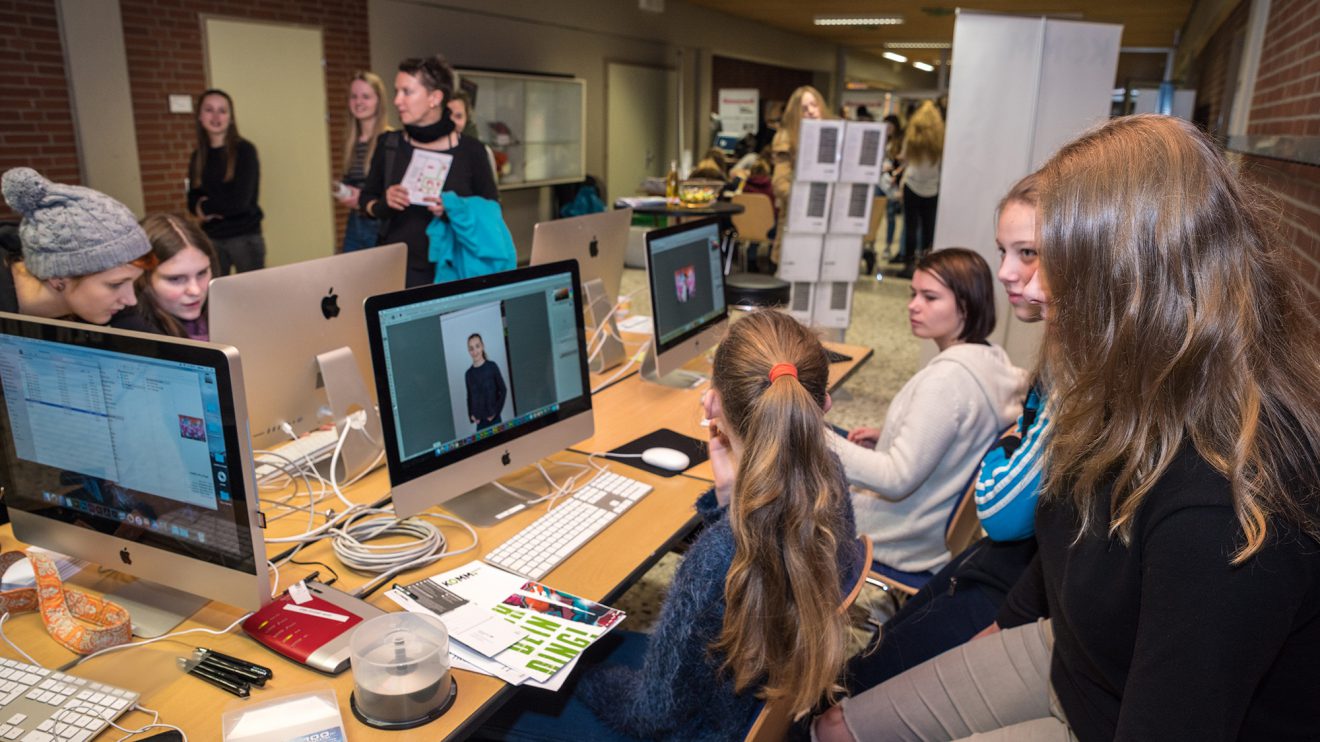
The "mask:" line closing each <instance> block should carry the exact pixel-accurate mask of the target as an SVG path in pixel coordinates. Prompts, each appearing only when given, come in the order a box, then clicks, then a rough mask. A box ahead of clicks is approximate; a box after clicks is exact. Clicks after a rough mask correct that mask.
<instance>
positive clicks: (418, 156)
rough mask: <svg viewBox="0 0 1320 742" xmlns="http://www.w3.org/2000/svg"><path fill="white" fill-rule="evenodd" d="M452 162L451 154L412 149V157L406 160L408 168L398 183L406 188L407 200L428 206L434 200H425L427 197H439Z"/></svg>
mask: <svg viewBox="0 0 1320 742" xmlns="http://www.w3.org/2000/svg"><path fill="white" fill-rule="evenodd" d="M453 164H454V156H453V155H447V154H445V153H443V152H431V151H428V150H424V149H414V150H413V153H412V159H411V160H409V161H408V170H407V172H405V173H404V174H403V180H402V181H401V182H400V185H402V186H404V187H405V188H407V189H408V202H409V203H412V204H417V205H418V206H429V205H431V204H432V203H434V202H432V201H427V198H434V199H438V198H440V191H443V190H444V189H445V179H446V178H448V177H449V168H450V167H451V166H452V165H453Z"/></svg>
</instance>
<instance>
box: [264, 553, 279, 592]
mask: <svg viewBox="0 0 1320 742" xmlns="http://www.w3.org/2000/svg"><path fill="white" fill-rule="evenodd" d="M266 566H268V567H270V569H271V571H272V572H274V573H275V579H273V580H271V581H270V597H272V598H273V597H275V596H276V595H279V594H280V568H279V567H277V566H276V565H275V562H272V561H270V560H269V559H267V560H266Z"/></svg>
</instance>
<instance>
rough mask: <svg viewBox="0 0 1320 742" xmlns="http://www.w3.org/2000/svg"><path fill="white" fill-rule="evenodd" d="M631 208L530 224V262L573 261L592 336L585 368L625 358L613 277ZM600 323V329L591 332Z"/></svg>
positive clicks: (624, 247)
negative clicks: (605, 326) (605, 325)
mask: <svg viewBox="0 0 1320 742" xmlns="http://www.w3.org/2000/svg"><path fill="white" fill-rule="evenodd" d="M631 225H632V209H615V210H613V211H605V212H601V213H599V214H587V215H586V216H575V217H571V218H568V219H555V220H554V221H549V222H537V224H536V226H535V227H534V228H533V229H532V261H531V264H532V265H542V264H544V263H553V262H555V261H558V260H576V261H577V262H578V270H579V271H580V273H581V277H582V306H583V307H584V308H585V310H586V322H587V331H588V333H589V334H590V336H591V337H592V338H593V339H594V342H593V343H592V345H591V347H590V348H588V350H590V351H591V352H590V353H588V365H589V366H590V368H591V370H592V371H594V372H596V373H600V372H602V371H605V370H607V369H610V368H613V367H615V366H618V365H619V364H621V363H623V362H624V360H625V359H626V357H627V354H626V353H625V352H624V348H623V343H622V342H621V341H620V340H619V339H618V338H619V330H618V325H617V324H616V322H615V319H614V307H615V302H617V301H618V299H619V281H620V280H621V279H622V278H623V261H624V257H625V254H626V253H627V252H628V230H629V228H630V227H631ZM602 322H604V323H606V324H607V328H606V330H605V331H600V332H597V331H596V330H597V328H598V327H599V326H600V324H601V323H602Z"/></svg>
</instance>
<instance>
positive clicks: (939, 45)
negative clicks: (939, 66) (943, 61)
mask: <svg viewBox="0 0 1320 742" xmlns="http://www.w3.org/2000/svg"><path fill="white" fill-rule="evenodd" d="M885 48H886V49H952V48H953V44H951V43H949V42H948V41H889V42H886V43H885Z"/></svg>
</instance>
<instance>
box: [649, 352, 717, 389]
mask: <svg viewBox="0 0 1320 742" xmlns="http://www.w3.org/2000/svg"><path fill="white" fill-rule="evenodd" d="M642 378H643V379H646V380H647V381H649V382H651V383H652V384H659V385H661V386H667V387H673V388H674V389H695V388H697V387H698V386H701V385H702V384H704V383H706V382H707V381H710V377H709V376H707V375H705V374H702V373H698V372H696V371H688V370H686V369H681V368H680V369H676V370H674V371H670V372H669V373H667V374H663V375H662V374H661V373H660V370H659V366H658V364H657V363H656V352H655V342H654V341H652V343H651V346H650V347H648V348H647V349H646V357H644V358H643V359H642Z"/></svg>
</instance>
